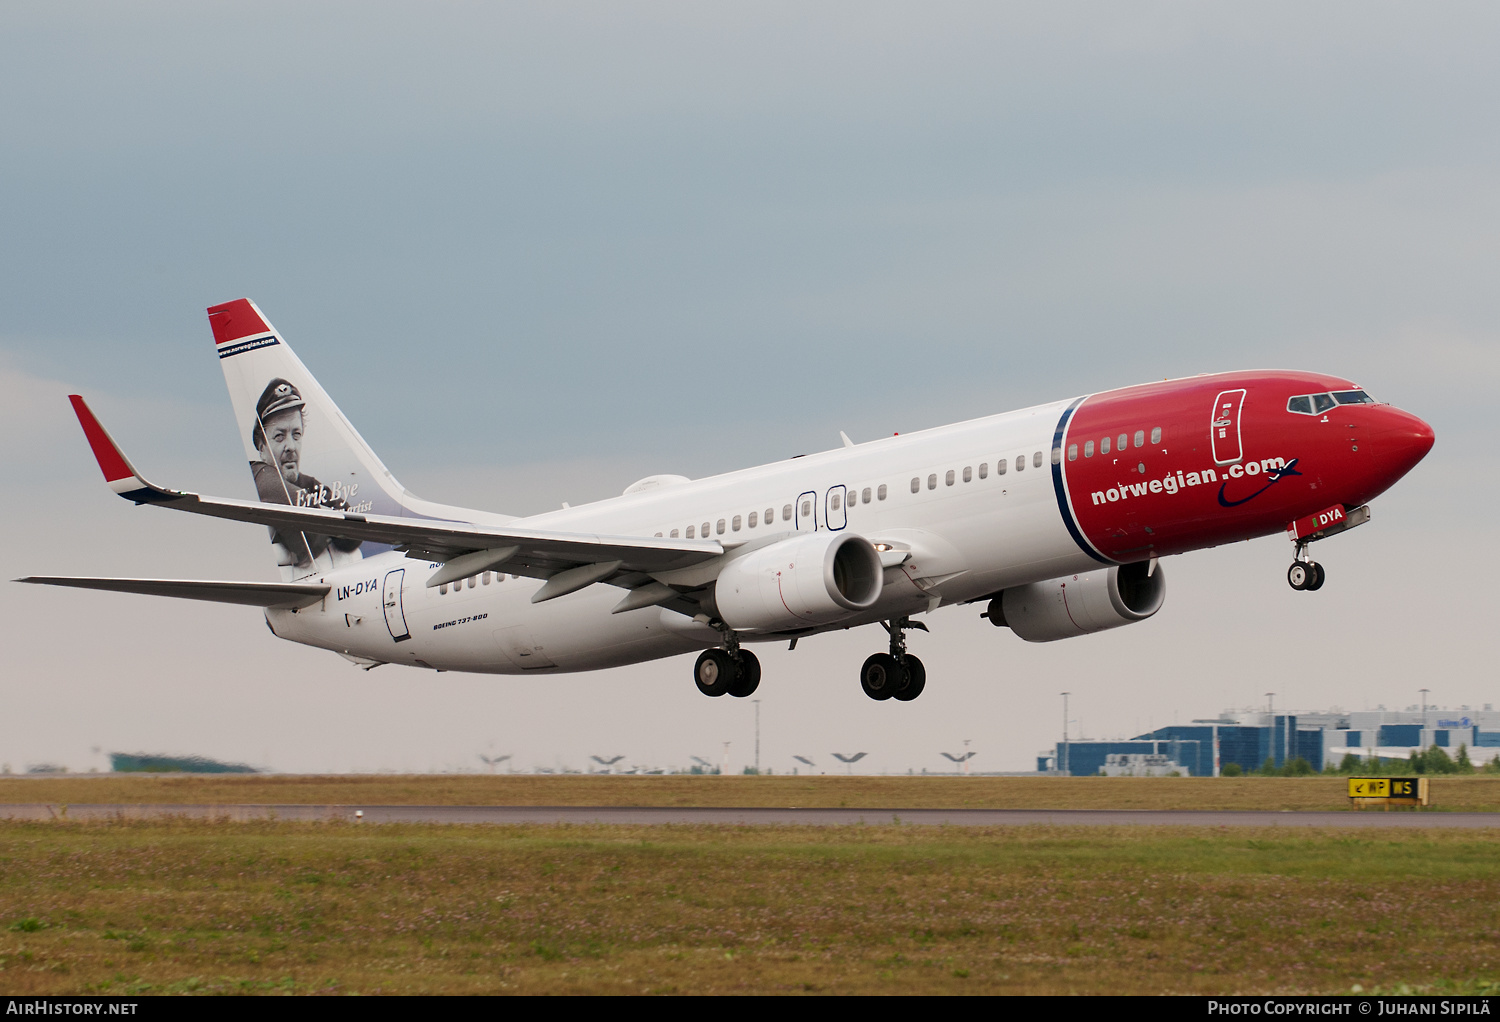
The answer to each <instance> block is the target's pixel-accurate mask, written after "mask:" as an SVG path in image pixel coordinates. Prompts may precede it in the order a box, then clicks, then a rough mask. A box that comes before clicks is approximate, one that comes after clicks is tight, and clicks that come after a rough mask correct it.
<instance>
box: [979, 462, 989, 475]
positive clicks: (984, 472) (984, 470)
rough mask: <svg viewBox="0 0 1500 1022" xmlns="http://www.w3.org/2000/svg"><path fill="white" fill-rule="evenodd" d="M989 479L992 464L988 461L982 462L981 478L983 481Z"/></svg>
mask: <svg viewBox="0 0 1500 1022" xmlns="http://www.w3.org/2000/svg"><path fill="white" fill-rule="evenodd" d="M989 477H990V463H989V462H987V461H981V462H980V463H979V478H981V479H988V478H989Z"/></svg>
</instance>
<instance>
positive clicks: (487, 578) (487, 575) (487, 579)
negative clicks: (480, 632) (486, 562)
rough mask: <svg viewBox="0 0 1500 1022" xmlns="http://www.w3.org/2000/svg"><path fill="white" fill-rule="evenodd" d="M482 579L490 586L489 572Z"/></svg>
mask: <svg viewBox="0 0 1500 1022" xmlns="http://www.w3.org/2000/svg"><path fill="white" fill-rule="evenodd" d="M657 535H658V536H660V535H661V533H659V532H658V533H657ZM483 578H484V584H485V585H489V584H490V573H489V572H485V573H484V577H483Z"/></svg>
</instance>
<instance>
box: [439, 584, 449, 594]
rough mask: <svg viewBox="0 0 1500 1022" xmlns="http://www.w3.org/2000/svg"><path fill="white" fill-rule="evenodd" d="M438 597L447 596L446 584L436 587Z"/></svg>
mask: <svg viewBox="0 0 1500 1022" xmlns="http://www.w3.org/2000/svg"><path fill="white" fill-rule="evenodd" d="M438 595H439V596H447V595H448V583H446V582H444V583H443V584H442V585H440V586H438Z"/></svg>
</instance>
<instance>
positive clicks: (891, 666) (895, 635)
mask: <svg viewBox="0 0 1500 1022" xmlns="http://www.w3.org/2000/svg"><path fill="white" fill-rule="evenodd" d="M880 627H882V628H884V629H885V630H886V632H887V634H889V635H890V637H891V651H890V652H889V653H876V654H875V655H874V656H872V657H870V659H868V660H866V661H865V663H864V666H863V667H861V668H860V669H859V687H860V688H862V689H864V690H865V695H867V696H869V697H870V698H871V699H876V700H883V699H897V700H900V701H901V702H903V703H906V702H910V701H911V700H913V699H915V698H917V696H919V695H921V694H922V690H923V689H924V688H926V687H927V668H926V667H924V666H923V665H922V661H920V660H918V659H917V658H916V657H914V656H912V655H911V654H910V653H908V652H907V651H906V629H908V628H919V629H921V630H922V631H924V632H925V631H927V626H926V625H924V624H922V623H920V622H913V621H910V620H908V619H906V618H904V617H903V618H896V619H895V620H893V621H892V622H891V623H890V624H886V623H885V622H884V621H882V622H881V623H880Z"/></svg>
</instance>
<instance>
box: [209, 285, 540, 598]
mask: <svg viewBox="0 0 1500 1022" xmlns="http://www.w3.org/2000/svg"><path fill="white" fill-rule="evenodd" d="M208 321H209V324H210V325H211V326H212V328H213V335H214V349H215V351H216V352H217V353H218V356H219V365H220V366H221V367H222V368H223V370H224V381H225V383H226V384H227V385H228V387H229V398H230V401H231V402H233V404H234V418H235V422H236V424H237V425H238V427H239V430H240V438H241V441H242V442H243V443H244V445H245V456H246V460H247V461H248V462H249V464H250V473H251V476H252V477H253V479H254V481H255V489H256V492H257V494H258V495H259V497H260V500H261V501H262V502H264V503H272V504H289V505H292V506H294V507H317V508H329V509H333V510H340V511H344V512H347V513H351V514H377V515H390V516H395V517H408V516H409V517H419V518H441V519H446V520H450V521H463V522H469V523H475V522H483V523H486V524H497V523H500V522H505V521H510V520H511V519H510V518H508V517H506V516H503V515H491V514H486V513H484V512H480V511H471V510H469V509H466V508H456V507H448V506H446V505H441V504H433V503H430V502H428V501H424V500H422V499H420V498H418V497H416V496H414V495H412V494H411V493H408V492H407V491H406V489H405V487H403V486H402V485H401V484H400V483H399V482H397V481H396V477H395V476H393V475H392V474H391V472H390V470H389V469H388V468H386V467H385V465H384V464H383V463H382V462H381V460H380V458H379V457H377V456H376V454H375V452H374V451H373V450H371V449H370V445H369V444H367V443H366V442H365V440H364V438H363V437H361V436H360V435H359V431H358V430H356V429H355V428H354V424H353V423H351V422H350V421H349V420H348V418H346V417H345V415H344V413H343V412H341V411H340V410H339V408H338V406H337V405H336V404H334V403H333V399H332V398H330V397H329V396H328V394H327V392H326V391H324V390H323V388H322V387H321V386H319V385H318V381H317V380H316V379H314V378H313V375H312V373H310V372H308V370H307V367H306V366H304V365H303V364H302V361H301V360H300V359H299V358H297V356H296V355H295V354H294V353H293V352H292V349H291V348H290V347H289V346H288V345H287V343H286V341H285V339H284V338H283V337H282V336H281V334H280V333H279V332H277V331H276V329H275V328H273V327H272V326H271V323H270V321H269V320H268V319H266V317H265V316H264V315H263V314H262V313H261V311H260V309H259V308H257V307H256V305H255V303H254V302H252V301H250V300H249V299H248V298H239V299H236V300H234V301H232V302H225V303H223V304H222V305H215V306H213V307H211V308H210V309H209V310H208ZM271 541H272V545H273V547H274V548H275V549H276V553H277V559H278V562H279V564H280V565H281V568H282V574H283V578H284V579H285V580H286V581H292V580H293V579H297V578H302V577H305V576H306V575H309V574H312V573H313V572H315V571H319V570H325V571H326V570H328V569H330V568H333V567H337V566H339V565H341V564H344V563H347V562H349V561H351V560H357V559H359V558H360V557H363V556H368V555H369V554H372V553H376V552H380V551H383V550H385V549H388V548H387V547H384V546H381V545H378V544H372V543H363V544H361V543H359V542H355V541H352V540H347V539H338V538H332V537H327V536H314V535H309V534H306V533H297V532H290V531H279V530H275V529H273V530H272V536H271Z"/></svg>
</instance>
